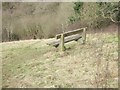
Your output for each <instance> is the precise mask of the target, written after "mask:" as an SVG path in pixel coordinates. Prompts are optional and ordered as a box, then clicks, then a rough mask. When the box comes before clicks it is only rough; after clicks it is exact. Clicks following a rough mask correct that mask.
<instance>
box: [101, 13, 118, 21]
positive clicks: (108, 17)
mask: <svg viewBox="0 0 120 90" xmlns="http://www.w3.org/2000/svg"><path fill="white" fill-rule="evenodd" d="M101 13H102V16H103V18H107V19H110V20H111V21H112V22H114V23H119V21H115V20H114V19H113V18H112V17H110V16H109V17H107V16H105V14H104V12H103V11H101Z"/></svg>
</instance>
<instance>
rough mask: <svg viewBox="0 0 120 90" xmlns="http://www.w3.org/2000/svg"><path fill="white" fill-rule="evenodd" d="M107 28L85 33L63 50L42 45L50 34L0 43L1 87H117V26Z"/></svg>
mask: <svg viewBox="0 0 120 90" xmlns="http://www.w3.org/2000/svg"><path fill="white" fill-rule="evenodd" d="M107 29H108V30H112V31H114V32H99V33H92V34H91V33H89V34H87V41H86V44H85V45H81V44H80V43H78V42H75V41H73V42H70V43H67V44H65V46H66V48H67V50H66V51H65V52H60V51H59V48H54V47H52V46H48V45H46V42H48V41H50V40H52V38H51V39H37V40H21V41H13V42H4V43H0V46H2V68H3V73H2V75H3V78H2V79H3V82H2V84H3V87H9V88H10V87H11V88H12V87H13V88H15V87H17V88H18V87H35V88H37V87H53V88H54V87H60V88H62V87H66V88H68V87H69V88H70V87H71V88H72V87H74V88H75V87H76V88H77V87H79V88H88V87H89V88H90V87H91V88H96V87H112V88H117V87H118V36H117V26H115V27H113V28H112V27H111V26H110V27H107ZM103 31H104V29H103Z"/></svg>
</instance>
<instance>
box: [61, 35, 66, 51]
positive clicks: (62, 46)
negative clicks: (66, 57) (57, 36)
mask: <svg viewBox="0 0 120 90" xmlns="http://www.w3.org/2000/svg"><path fill="white" fill-rule="evenodd" d="M60 50H61V51H65V46H64V34H61V40H60Z"/></svg>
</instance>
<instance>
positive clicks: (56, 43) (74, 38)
mask: <svg viewBox="0 0 120 90" xmlns="http://www.w3.org/2000/svg"><path fill="white" fill-rule="evenodd" d="M80 38H82V36H80V35H79V34H75V35H71V36H68V37H65V38H64V39H65V40H64V43H67V42H70V41H74V40H75V41H77V40H78V39H80ZM47 44H48V45H52V46H55V47H58V46H59V44H60V39H58V40H55V41H52V42H49V43H47Z"/></svg>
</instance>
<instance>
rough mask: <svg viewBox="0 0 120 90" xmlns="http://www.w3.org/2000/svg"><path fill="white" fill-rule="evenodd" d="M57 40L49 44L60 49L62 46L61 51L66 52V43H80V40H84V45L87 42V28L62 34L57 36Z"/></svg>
mask: <svg viewBox="0 0 120 90" xmlns="http://www.w3.org/2000/svg"><path fill="white" fill-rule="evenodd" d="M55 38H56V40H55V41H52V42H49V43H47V44H48V45H52V46H55V47H58V46H59V45H60V47H61V48H60V49H61V50H62V51H64V50H65V46H64V43H67V42H70V41H78V40H79V39H80V38H82V43H83V44H85V41H86V28H80V29H76V30H72V31H68V32H64V33H61V34H57V35H56V36H55Z"/></svg>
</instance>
